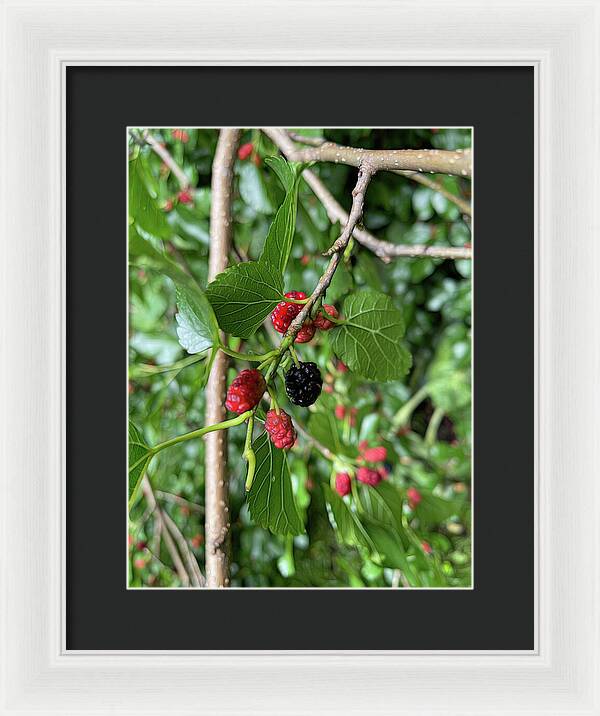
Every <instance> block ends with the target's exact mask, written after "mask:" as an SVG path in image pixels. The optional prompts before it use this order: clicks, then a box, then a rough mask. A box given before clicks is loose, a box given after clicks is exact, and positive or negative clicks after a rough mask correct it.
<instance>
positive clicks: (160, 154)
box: [123, 126, 477, 590]
mask: <svg viewBox="0 0 600 716" xmlns="http://www.w3.org/2000/svg"><path fill="white" fill-rule="evenodd" d="M123 141H124V146H125V155H124V157H123V160H124V162H126V170H127V177H128V179H127V184H128V188H127V207H128V210H127V227H126V228H127V237H128V242H127V256H125V257H124V264H123V271H127V272H128V295H127V314H128V326H127V331H128V333H127V356H126V357H125V362H126V370H127V381H126V384H125V382H124V385H123V395H124V396H125V395H126V399H127V401H128V425H123V430H128V480H127V487H125V484H124V485H123V490H124V493H123V500H124V501H126V502H127V512H128V523H127V528H126V532H127V533H126V534H124V536H123V537H124V540H126V541H127V543H126V546H125V544H124V550H123V560H124V561H123V570H124V571H123V574H124V579H125V580H126V585H127V588H128V589H216V588H230V589H231V588H233V589H282V588H296V589H468V590H470V589H473V588H474V587H475V586H476V583H477V573H476V572H474V571H473V549H474V544H473V540H472V535H473V524H472V501H473V491H474V483H473V481H472V464H473V447H472V446H473V435H472V432H473V412H472V398H473V390H472V383H473V380H472V338H473V335H472V333H473V331H474V330H476V329H475V328H474V321H473V302H472V281H473V278H474V273H475V270H476V268H475V262H474V260H473V232H474V223H473V216H472V199H473V193H474V177H473V170H472V167H473V153H474V152H475V151H476V148H475V146H474V135H473V128H472V127H447V126H446V127H444V126H441V127H366V128H363V127H345V128H344V127H296V128H281V127H250V128H236V127H128V128H127V130H126V135H125V136H123Z"/></svg>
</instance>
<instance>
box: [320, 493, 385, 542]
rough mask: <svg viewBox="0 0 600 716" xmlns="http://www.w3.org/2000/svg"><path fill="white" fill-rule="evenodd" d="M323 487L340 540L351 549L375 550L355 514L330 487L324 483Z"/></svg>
mask: <svg viewBox="0 0 600 716" xmlns="http://www.w3.org/2000/svg"><path fill="white" fill-rule="evenodd" d="M321 487H322V488H323V494H324V496H325V500H326V502H327V504H328V505H329V507H330V509H331V514H332V516H333V519H334V521H335V525H332V526H333V527H334V528H335V529H336V530H337V533H338V535H339V538H340V540H341V541H342V542H343V543H344V544H347V545H350V546H351V547H358V546H363V547H367V548H368V549H370V550H373V549H374V545H373V543H372V542H371V541H370V540H369V537H368V535H367V534H366V532H365V529H364V527H363V526H362V524H361V523H360V520H359V519H358V517H357V516H356V515H355V514H354V512H352V510H350V508H349V507H348V505H347V504H346V503H345V502H344V500H343V499H342V498H341V497H340V496H339V495H338V494H337V492H335V490H332V489H331V487H330V486H329V485H327V484H325V483H323V484H322V485H321Z"/></svg>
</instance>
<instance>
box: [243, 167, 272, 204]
mask: <svg viewBox="0 0 600 716" xmlns="http://www.w3.org/2000/svg"><path fill="white" fill-rule="evenodd" d="M238 174H239V179H240V181H239V189H240V195H241V197H242V199H243V200H244V202H245V203H246V204H248V206H250V207H252V209H254V211H255V212H257V213H258V214H272V213H273V211H274V209H273V204H272V203H271V200H270V199H269V194H268V193H267V187H266V186H265V181H264V179H263V175H262V174H261V171H260V169H258V167H257V166H256V165H255V164H253V163H252V162H242V163H241V165H240V167H239V169H238Z"/></svg>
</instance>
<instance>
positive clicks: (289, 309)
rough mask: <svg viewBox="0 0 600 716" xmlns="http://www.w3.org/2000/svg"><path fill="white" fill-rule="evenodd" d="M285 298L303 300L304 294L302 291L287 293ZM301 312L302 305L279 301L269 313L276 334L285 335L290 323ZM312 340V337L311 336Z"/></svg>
mask: <svg viewBox="0 0 600 716" xmlns="http://www.w3.org/2000/svg"><path fill="white" fill-rule="evenodd" d="M285 297H286V298H295V299H296V300H297V301H299V300H302V299H305V298H306V294H305V293H304V291H289V292H288V293H286V294H285ZM301 310H302V305H301V304H299V303H289V302H288V301H281V302H280V303H278V304H277V305H276V306H275V308H274V309H273V311H272V313H271V323H272V324H273V328H274V329H275V330H276V331H277V332H278V333H285V332H286V331H287V329H288V328H289V327H290V323H291V322H292V321H293V320H294V318H296V316H297V315H298V314H299V313H300V311H301ZM311 338H312V336H311Z"/></svg>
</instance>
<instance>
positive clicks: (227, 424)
mask: <svg viewBox="0 0 600 716" xmlns="http://www.w3.org/2000/svg"><path fill="white" fill-rule="evenodd" d="M252 414H253V412H252V410H246V412H245V413H241V414H240V415H238V416H237V417H236V418H231V419H230V420H224V421H223V422H222V423H215V424H214V425H206V426H205V427H203V428H200V429H199V430H193V431H192V432H191V433H185V434H184V435H178V436H177V437H176V438H171V439H170V440H167V441H166V442H164V443H160V444H159V445H155V446H154V447H153V448H152V449H151V450H150V453H151V454H152V455H156V453H157V452H160V451H161V450H164V449H165V448H168V447H171V446H172V445H177V444H178V443H182V442H185V441H186V440H193V439H194V438H201V437H202V436H203V435H206V434H207V433H213V432H215V430H227V429H228V428H233V427H235V426H236V425H241V424H242V423H243V422H244V421H245V420H247V419H248V418H249V417H250V416H251V415H252Z"/></svg>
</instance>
